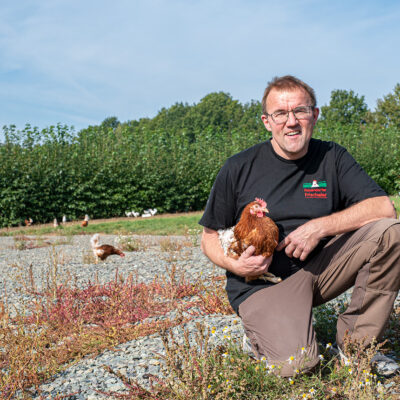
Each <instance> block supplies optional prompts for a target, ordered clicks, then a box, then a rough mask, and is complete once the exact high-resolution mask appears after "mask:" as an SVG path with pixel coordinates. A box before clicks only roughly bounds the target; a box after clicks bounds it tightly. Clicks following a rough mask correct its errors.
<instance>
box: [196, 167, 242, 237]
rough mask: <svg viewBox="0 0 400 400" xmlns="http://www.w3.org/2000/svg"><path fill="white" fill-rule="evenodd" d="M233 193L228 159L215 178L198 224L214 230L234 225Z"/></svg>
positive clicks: (234, 207) (234, 202)
mask: <svg viewBox="0 0 400 400" xmlns="http://www.w3.org/2000/svg"><path fill="white" fill-rule="evenodd" d="M234 193H235V191H234V188H233V182H232V173H231V171H230V169H229V160H228V161H227V162H226V163H225V164H224V166H223V167H222V168H221V170H220V171H219V173H218V175H217V177H216V179H215V182H214V185H213V187H212V189H211V193H210V197H209V198H208V200H207V205H206V209H205V210H204V214H203V216H202V217H201V219H200V221H199V224H200V225H202V226H204V227H206V228H210V229H214V230H218V229H226V228H230V227H231V226H233V225H235V220H234V218H235V211H236V210H235V209H236V206H235V204H236V201H235V195H234Z"/></svg>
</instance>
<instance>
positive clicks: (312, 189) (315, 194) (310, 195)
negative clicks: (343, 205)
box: [303, 179, 327, 199]
mask: <svg viewBox="0 0 400 400" xmlns="http://www.w3.org/2000/svg"><path fill="white" fill-rule="evenodd" d="M303 190H304V197H305V198H306V199H326V198H327V197H326V181H317V180H316V179H314V180H313V181H312V182H310V183H308V182H306V183H303Z"/></svg>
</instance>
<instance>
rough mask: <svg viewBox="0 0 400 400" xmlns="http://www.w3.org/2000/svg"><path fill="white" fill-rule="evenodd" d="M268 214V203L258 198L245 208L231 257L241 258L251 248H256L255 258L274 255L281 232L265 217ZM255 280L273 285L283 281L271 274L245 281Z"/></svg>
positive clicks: (234, 231)
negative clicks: (265, 281)
mask: <svg viewBox="0 0 400 400" xmlns="http://www.w3.org/2000/svg"><path fill="white" fill-rule="evenodd" d="M268 212H269V211H268V209H267V203H266V202H265V201H264V200H263V199H258V198H256V199H255V201H253V202H251V203H249V204H248V205H247V206H246V207H245V208H244V210H243V212H242V215H241V217H240V221H239V222H238V223H237V225H236V226H235V228H234V230H233V236H234V240H233V242H232V243H231V245H230V246H229V249H228V252H229V254H230V255H231V257H234V258H239V257H240V256H241V254H242V253H243V252H244V251H245V250H246V249H247V248H248V247H249V246H254V247H255V251H254V254H253V255H255V256H258V255H262V256H263V257H269V256H271V255H272V253H273V252H274V250H275V247H276V246H277V245H278V240H279V230H278V227H277V226H276V224H275V222H274V221H272V219H271V218H269V217H267V216H266V215H265V214H266V213H268ZM255 279H263V280H268V281H270V282H273V283H278V282H281V281H282V279H281V278H279V277H276V276H275V275H274V274H272V273H271V272H266V273H264V274H263V275H260V276H251V277H246V278H245V281H246V282H249V281H251V280H255Z"/></svg>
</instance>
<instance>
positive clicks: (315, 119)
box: [313, 107, 319, 125]
mask: <svg viewBox="0 0 400 400" xmlns="http://www.w3.org/2000/svg"><path fill="white" fill-rule="evenodd" d="M318 115H319V108H318V107H315V108H314V110H313V117H314V125H315V124H316V123H317V120H318Z"/></svg>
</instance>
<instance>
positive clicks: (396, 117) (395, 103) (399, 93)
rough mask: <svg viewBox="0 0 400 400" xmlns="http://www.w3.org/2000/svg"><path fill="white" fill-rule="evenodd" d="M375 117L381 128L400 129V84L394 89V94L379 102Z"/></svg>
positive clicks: (384, 97)
mask: <svg viewBox="0 0 400 400" xmlns="http://www.w3.org/2000/svg"><path fill="white" fill-rule="evenodd" d="M374 117H375V121H376V122H377V123H378V124H379V125H381V126H384V127H389V126H393V127H396V128H400V83H398V84H397V85H396V86H395V87H394V90H393V93H389V94H387V95H386V96H383V99H379V100H378V101H377V106H376V110H375V113H374Z"/></svg>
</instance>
